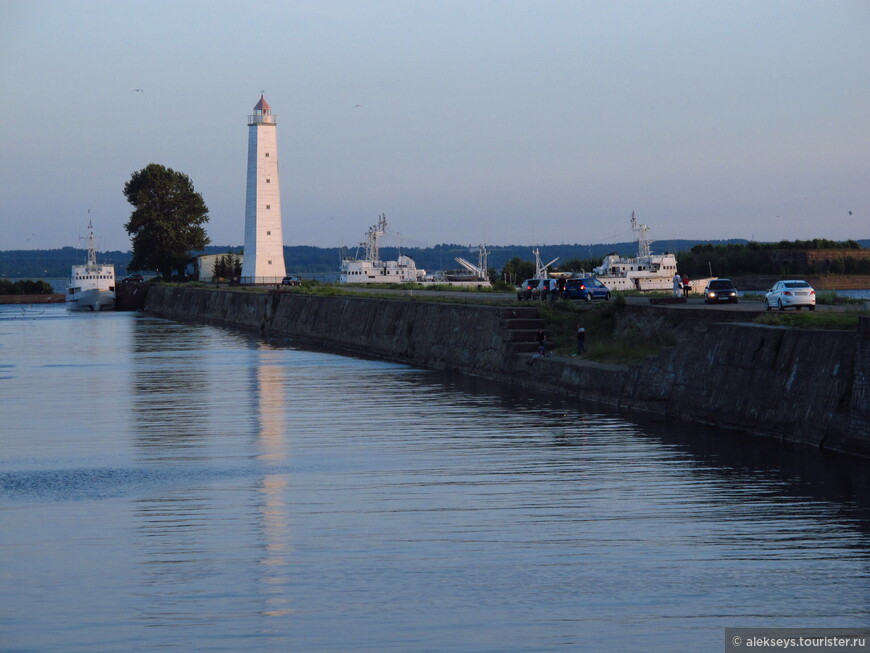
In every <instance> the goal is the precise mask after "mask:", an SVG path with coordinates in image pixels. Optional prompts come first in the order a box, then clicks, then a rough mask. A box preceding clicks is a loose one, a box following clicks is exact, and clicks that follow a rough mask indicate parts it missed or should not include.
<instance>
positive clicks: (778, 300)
mask: <svg viewBox="0 0 870 653" xmlns="http://www.w3.org/2000/svg"><path fill="white" fill-rule="evenodd" d="M765 301H766V302H767V310H768V311H769V310H771V309H773V308H778V309H779V310H781V311H784V310H785V309H786V308H788V307H789V306H794V308H795V310H797V311H799V310H800V309H801V307H802V306H809V308H810V310H811V311H814V310H816V291H815V290H813V287H812V286H811V285H810V284H808V283H807V282H806V281H798V280H790V281H777V282H776V283H775V284H774V285H773V288H771V289H770V290H768V291H767V295H765Z"/></svg>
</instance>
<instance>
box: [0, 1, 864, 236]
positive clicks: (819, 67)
mask: <svg viewBox="0 0 870 653" xmlns="http://www.w3.org/2000/svg"><path fill="white" fill-rule="evenodd" d="M0 80H2V83H0V98H2V102H0V111H2V115H0V152H2V156H0V250H7V249H19V248H20V249H35V248H56V247H63V246H66V245H74V246H78V245H79V240H78V237H79V236H80V235H82V234H84V233H85V226H86V224H87V221H88V219H89V218H90V219H93V221H94V224H95V229H96V231H97V233H98V235H99V236H101V237H102V241H101V249H127V248H129V239H128V238H127V235H126V233H125V231H124V228H123V225H124V223H125V222H126V221H127V219H128V218H129V215H130V211H131V207H130V206H129V205H128V204H127V203H126V200H125V198H124V196H123V193H122V189H123V186H124V183H125V182H126V181H127V180H128V179H129V178H130V175H131V174H132V172H134V171H135V170H139V169H141V168H143V167H144V166H146V165H147V164H149V163H152V162H153V163H160V164H163V165H166V166H169V167H172V168H174V169H176V170H179V171H181V172H184V173H185V174H187V175H188V176H190V178H191V179H192V181H193V183H194V186H195V188H196V189H197V190H198V191H199V192H200V193H201V194H202V195H203V198H204V199H205V202H206V204H207V206H208V207H209V210H210V216H211V219H210V222H209V223H208V225H207V230H208V232H209V235H210V237H211V239H212V242H213V243H214V244H221V245H223V244H232V245H241V244H242V243H243V239H244V236H243V234H244V199H245V165H246V156H247V130H248V128H247V126H246V118H247V116H248V114H250V113H251V111H252V109H253V106H254V104H255V103H256V102H257V100H258V99H259V95H260V91H261V90H264V91H265V95H266V99H267V100H268V102H269V103H270V104H271V105H272V108H273V111H274V113H275V114H276V115H277V117H278V149H279V152H278V154H279V157H280V173H281V191H282V207H283V223H284V240H285V244H287V245H297V244H299V245H318V246H324V247H333V246H338V245H342V244H343V245H355V244H356V243H357V242H358V241H360V240H361V239H362V238H363V237H364V233H365V230H366V229H367V227H368V226H369V225H371V224H373V223H374V222H376V220H377V216H378V214H379V213H382V212H383V213H386V214H387V218H388V220H389V221H390V228H391V230H392V231H395V232H400V233H401V234H402V240H403V243H404V244H406V245H436V244H438V243H461V244H475V245H476V244H478V243H487V244H491V245H504V244H511V243H513V244H535V243H537V244H542V245H546V244H556V243H583V244H586V243H601V242H614V241H623V240H631V239H632V234H631V232H630V230H629V216H630V214H631V211H632V210H635V211H637V214H638V218H639V220H640V221H641V222H643V223H646V224H648V225H650V227H651V231H650V236H651V238H652V239H653V240H654V241H658V242H660V243H661V242H666V241H667V240H668V239H674V238H704V239H720V238H752V237H754V238H755V239H757V240H780V239H784V238H788V239H793V238H813V237H825V238H833V239H845V238H856V239H857V238H870V201H868V190H870V2H865V1H863V0H862V1H844V2H837V1H832V2H808V1H802V0H795V1H780V2H774V1H770V0H750V1H740V0H737V1H729V2H721V1H718V0H717V1H715V2H714V1H705V0H691V1H667V0H662V1H658V2H641V1H634V0H626V1H624V2H609V1H607V2H605V1H600V2H591V1H589V2H585V1H570V2H568V1H565V2H562V1H558V0H538V1H532V0H527V1H514V2H511V1H507V0H497V1H474V0H456V1H454V0H437V1H436V0H429V1H416V2H414V1H410V0H405V1H388V0H380V1H379V0H356V1H350V0H348V1H335V2H326V1H324V0H316V1H315V0H311V1H292V0H291V1H286V2H281V1H274V2H273V1H271V0H265V1H257V2H219V1H208V2H207V1H177V0H173V1H166V0H152V1H150V2H147V3H145V2H136V3H134V2H114V1H103V2H96V1H90V0H65V1H62V2H47V1H41V0H28V1H19V0H3V1H2V2H0ZM134 89H143V92H139V91H135V90H134ZM89 210H90V213H88V211H89ZM850 212H851V214H850ZM385 244H389V243H385ZM653 249H655V245H654V246H653Z"/></svg>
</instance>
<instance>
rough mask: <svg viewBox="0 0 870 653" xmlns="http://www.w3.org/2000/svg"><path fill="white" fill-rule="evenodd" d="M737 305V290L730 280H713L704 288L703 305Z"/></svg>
mask: <svg viewBox="0 0 870 653" xmlns="http://www.w3.org/2000/svg"><path fill="white" fill-rule="evenodd" d="M725 302H729V303H731V304H736V303H737V288H735V287H734V284H733V283H732V282H731V279H713V280H712V281H710V282H709V283H708V284H707V287H706V288H704V303H705V304H724V303H725Z"/></svg>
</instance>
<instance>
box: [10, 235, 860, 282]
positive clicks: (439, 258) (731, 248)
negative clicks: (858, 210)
mask: <svg viewBox="0 0 870 653" xmlns="http://www.w3.org/2000/svg"><path fill="white" fill-rule="evenodd" d="M862 245H863V247H865V248H867V247H870V240H867V241H854V240H849V241H845V242H838V241H829V240H823V239H816V240H808V241H782V242H779V243H756V242H747V241H745V240H737V239H735V240H727V241H722V240H719V241H712V242H708V241H698V240H671V241H656V242H654V243H653V247H652V249H653V251H654V252H658V253H662V252H665V251H669V252H675V253H677V260H678V262H679V263H680V269H681V271H683V269H685V271H686V273H687V274H689V275H694V276H706V275H707V274H708V273H709V269H710V267H712V268H713V272H714V274H716V275H719V276H726V275H736V274H743V273H747V274H752V273H758V274H779V273H780V271H781V269H782V267H783V265H784V263H783V260H784V259H782V257H775V256H773V254H772V252H775V251H776V252H781V251H785V250H791V251H812V250H815V251H819V252H823V251H824V252H827V251H833V250H841V253H843V254H844V255H846V256H845V258H841V259H840V260H841V263H836V262H832V263H831V264H830V266H829V267H828V268H825V269H826V270H827V271H830V272H834V271H838V270H841V271H842V272H850V273H856V274H867V273H870V272H861V270H864V269H865V266H866V262H864V261H862V260H860V259H855V261H852V262H849V261H850V260H851V259H850V257H849V256H848V254H849V252H851V251H854V250H857V251H858V252H866V250H864V249H860V248H861V247H862ZM242 249H243V248H242V247H239V246H219V245H212V246H209V247H206V248H205V249H204V250H203V251H202V252H198V253H199V254H224V253H228V252H233V253H235V254H239V253H242ZM488 249H489V252H490V253H489V260H488V264H487V267H488V268H490V269H495V270H497V271H498V272H499V273H501V271H502V270H503V269H504V267H505V265H506V264H507V263H508V262H509V261H512V260H513V259H519V260H520V261H526V262H529V261H534V258H535V257H534V254H533V253H532V250H533V249H534V246H533V245H503V246H491V247H489V248H488ZM539 249H540V252H541V259H542V260H543V262H544V263H547V262H549V261H551V260H552V259H554V258H556V257H558V261H556V263H555V265H554V266H553V267H554V268H560V269H569V268H570V267H577V266H578V265H579V266H580V267H582V268H583V269H585V270H587V271H588V270H589V269H591V267H593V264H594V265H599V264H600V263H601V259H602V258H604V257H605V256H606V255H608V254H611V253H614V252H615V253H617V254H620V255H622V256H635V255H636V253H637V243H635V242H624V243H608V244H599V245H579V244H574V245H541V246H540V247H539ZM362 254H363V252H362V251H359V252H358V251H357V250H356V249H355V248H338V247H310V246H303V245H295V246H287V247H285V248H284V260H285V262H286V266H287V271H288V273H297V272H300V273H320V274H323V273H338V270H339V266H340V263H341V259H342V258H343V257H346V256H350V257H353V258H355V257H357V256H361V255H362ZM399 254H405V255H407V256H410V257H411V258H413V259H414V261H415V262H416V264H417V267H418V268H422V269H425V270H428V271H438V270H442V271H444V270H458V269H460V265H459V264H458V263H457V262H456V258H457V257H461V258H464V259H466V260H468V261H470V262H471V263H473V264H475V265H477V247H474V246H469V245H457V244H442V245H436V246H435V247H403V248H399V247H381V258H382V259H384V260H395V259H396V258H397V257H398V255H399ZM131 256H132V255H131V253H130V252H119V251H112V252H98V253H97V262H98V263H107V264H113V265H114V266H115V270H116V274H117V275H118V276H122V275H125V274H129V273H131V272H144V273H147V272H148V271H147V270H129V269H127V264H128V262H129V261H130V258H131ZM86 259H87V252H86V250H84V249H76V248H74V247H64V248H62V249H50V250H10V251H5V252H0V278H2V277H6V278H13V279H15V278H17V279H21V278H37V279H46V278H65V277H68V276H69V273H70V267H71V266H72V265H81V264H83V263H84V262H85V261H86ZM798 263H799V262H798V261H797V260H796V259H795V260H793V261H791V262H789V265H792V266H793V265H797V264H798ZM811 265H814V266H816V268H818V267H819V266H820V265H821V264H820V263H819V262H818V261H816V262H813V263H811Z"/></svg>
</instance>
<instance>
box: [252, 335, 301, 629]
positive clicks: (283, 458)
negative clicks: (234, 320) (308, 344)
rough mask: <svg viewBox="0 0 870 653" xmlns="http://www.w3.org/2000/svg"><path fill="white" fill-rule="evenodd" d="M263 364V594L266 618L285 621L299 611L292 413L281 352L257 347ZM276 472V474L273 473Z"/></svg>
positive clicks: (257, 396) (255, 381)
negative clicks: (294, 593)
mask: <svg viewBox="0 0 870 653" xmlns="http://www.w3.org/2000/svg"><path fill="white" fill-rule="evenodd" d="M256 346H257V357H258V359H259V362H258V365H256V367H255V370H256V371H255V375H254V377H253V378H252V385H253V388H252V395H253V396H252V399H253V403H254V410H255V421H256V422H257V425H258V427H259V428H258V429H257V431H256V433H257V437H258V441H259V445H260V455H259V456H258V459H259V460H260V461H261V462H262V464H263V466H264V468H265V471H266V473H265V475H264V476H263V477H262V479H261V480H260V482H259V483H258V485H257V492H258V493H259V495H260V501H259V502H258V503H259V507H260V515H261V517H262V529H263V533H262V535H263V556H262V558H261V560H260V565H261V566H262V568H263V570H262V573H261V574H260V583H261V585H262V589H261V594H262V596H263V598H264V600H265V604H266V605H265V606H264V607H263V610H262V613H263V614H264V615H266V616H283V615H287V614H290V613H291V612H293V610H292V609H291V608H290V606H289V601H288V598H287V595H286V591H285V590H286V587H287V585H288V584H289V582H290V578H289V573H288V569H287V564H288V563H289V559H288V558H289V556H290V553H291V548H290V533H289V525H288V523H287V504H286V501H285V494H286V492H287V485H288V472H287V470H286V464H287V458H288V455H287V442H286V439H285V434H286V428H287V427H286V413H285V410H284V385H285V379H284V369H283V367H282V365H281V364H282V362H283V357H282V356H281V353H282V352H281V351H280V350H274V349H268V348H267V347H268V345H264V344H263V343H257V345H256ZM270 467H274V468H276V469H274V471H270V469H269V468H270Z"/></svg>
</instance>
